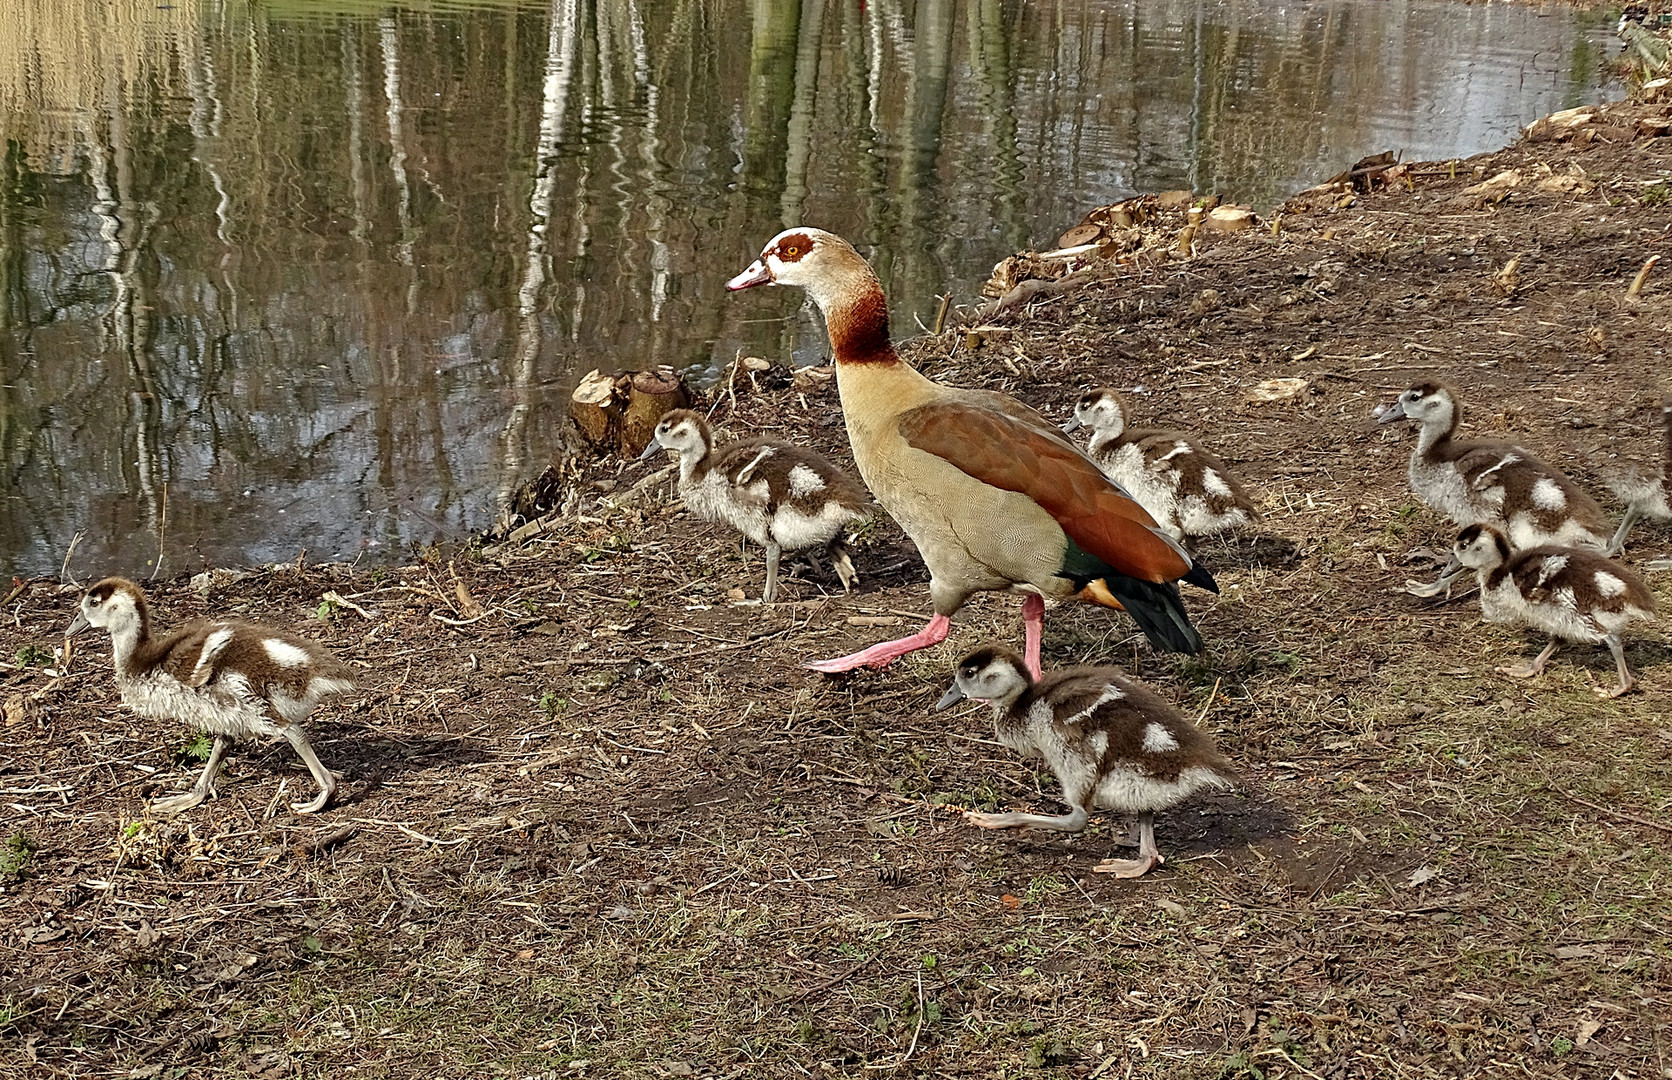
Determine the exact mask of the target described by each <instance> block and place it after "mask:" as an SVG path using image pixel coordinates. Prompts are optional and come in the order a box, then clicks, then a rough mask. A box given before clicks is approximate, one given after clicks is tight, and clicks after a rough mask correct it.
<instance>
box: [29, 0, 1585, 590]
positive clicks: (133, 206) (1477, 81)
mask: <svg viewBox="0 0 1672 1080" xmlns="http://www.w3.org/2000/svg"><path fill="white" fill-rule="evenodd" d="M1586 18H1587V17H1585V16H1573V15H1570V14H1568V13H1567V12H1565V11H1564V12H1561V13H1559V14H1557V15H1554V16H1552V17H1550V18H1539V17H1537V13H1536V12H1534V11H1531V10H1528V9H1525V8H1522V7H1517V6H1508V5H1490V6H1464V5H1460V4H1447V3H1418V2H1413V0H1316V2H1308V3H1296V4H1288V5H1284V6H1281V7H1275V6H1272V5H1269V4H1267V3H1265V2H1263V0H1220V2H1214V0H1144V2H1141V3H1137V2H1132V0H1127V2H1120V0H1059V2H1056V3H1022V2H1019V0H751V2H750V3H749V4H747V5H740V4H735V3H729V2H726V0H665V2H663V3H658V4H651V3H648V2H647V0H541V2H538V3H513V2H504V3H474V4H473V3H465V2H450V3H444V2H439V0H432V2H427V3H418V2H412V3H404V4H390V3H387V2H383V0H268V2H265V3H253V2H240V0H217V2H209V0H204V2H202V3H189V2H188V3H178V4H175V5H173V6H161V7H159V6H158V5H156V4H155V3H152V2H150V0H14V3H13V4H12V5H10V6H9V8H8V18H7V19H6V20H5V21H4V23H3V24H0V129H3V133H4V137H5V147H6V152H5V156H4V159H3V161H0V465H3V469H0V508H3V509H0V571H7V572H31V573H39V572H46V571H51V570H54V569H56V567H57V566H58V564H59V562H60V561H61V560H62V558H63V556H64V552H65V549H66V547H67V545H68V543H69V540H70V537H71V536H72V534H73V533H75V532H76V531H77V530H85V532H86V535H87V539H86V540H85V541H84V543H83V544H82V546H81V547H80V548H79V549H78V551H77V555H76V565H77V567H78V568H80V569H82V570H84V571H89V570H96V571H106V570H111V571H114V570H123V571H128V572H142V571H145V570H147V569H148V564H149V561H150V560H151V559H152V558H153V557H154V556H155V554H156V551H157V549H158V540H157V534H158V532H159V530H160V529H161V527H162V525H163V523H164V520H165V517H166V522H167V535H166V538H164V541H163V548H164V550H165V551H166V552H167V559H166V562H165V566H164V569H165V570H173V571H178V570H184V569H191V568H195V567H196V566H198V565H201V564H203V563H204V562H213V563H242V562H251V561H267V560H275V559H289V558H294V557H295V555H296V554H297V552H298V550H299V549H302V548H307V549H309V550H310V552H311V553H312V554H313V555H314V556H316V557H343V556H347V557H353V556H354V555H355V554H357V553H359V552H363V551H369V552H371V553H372V555H373V556H374V557H384V556H385V555H388V554H392V553H394V552H396V551H398V550H399V549H400V548H401V546H402V545H404V544H406V543H409V542H412V541H419V542H423V541H428V540H430V539H432V538H433V537H435V536H437V535H442V534H454V533H458V532H460V531H463V530H465V529H467V528H469V527H474V526H481V525H484V524H486V523H488V522H490V521H491V520H492V518H493V516H494V512H495V507H496V505H497V504H498V500H499V499H500V498H502V497H503V494H504V492H505V491H506V490H508V488H509V486H510V484H511V483H512V482H514V481H515V480H516V479H518V478H520V477H521V476H523V475H524V474H526V473H527V472H529V471H532V470H533V469H536V468H538V467H539V466H540V465H541V464H542V463H543V462H544V461H545V460H547V459H548V458H549V457H550V455H551V453H552V452H553V449H554V447H556V446H557V445H559V443H560V442H561V438H562V435H561V432H562V424H563V418H562V405H563V401H564V397H565V394H564V389H565V387H566V386H567V385H568V384H569V383H570V382H571V381H572V380H573V378H574V376H575V375H576V374H578V373H579V372H583V371H585V370H586V369H588V368H591V367H603V368H612V367H642V366H646V365H650V364H658V363H669V364H674V365H676V366H682V367H693V368H697V369H705V368H708V369H711V368H712V367H713V366H714V365H715V364H717V363H722V362H725V361H728V360H730V358H731V357H732V356H733V355H734V354H735V352H736V350H738V349H740V348H748V349H751V350H757V351H766V352H769V353H773V354H782V353H784V352H786V351H789V350H800V351H801V352H802V353H803V355H804V356H805V357H806V358H808V359H812V358H814V357H816V355H817V353H818V350H819V348H820V347H821V346H822V335H821V334H820V332H819V330H818V328H817V326H816V325H815V323H814V321H813V319H812V317H811V316H810V314H809V313H808V311H807V310H806V309H805V308H804V307H802V306H801V297H800V295H799V294H798V293H791V292H790V291H787V290H786V291H783V292H777V293H767V294H764V295H763V294H750V295H749V296H748V297H745V298H733V299H732V300H730V301H728V300H726V299H725V298H724V297H723V296H722V293H721V289H720V283H721V281H722V280H723V279H724V278H725V277H726V276H727V275H729V274H730V273H731V272H733V271H734V270H735V269H736V268H737V267H739V266H741V265H742V264H743V263H744V262H746V261H748V259H749V258H751V257H752V256H753V254H754V252H755V249H756V248H757V247H758V245H759V244H760V242H761V241H762V240H764V239H765V238H766V237H767V236H769V235H771V234H772V233H773V232H775V231H776V230H777V229H778V228H779V227H780V226H782V225H784V224H788V223H793V222H796V221H800V220H803V219H806V220H809V221H813V222H816V223H819V224H822V225H825V226H826V227H829V228H832V229H835V230H837V231H839V232H842V233H844V234H846V235H849V236H852V237H854V238H856V239H857V240H858V241H859V242H860V243H861V244H862V245H865V246H867V248H868V250H869V251H870V253H871V254H872V255H873V257H874V260H875V262H876V263H877V265H878V269H879V271H880V272H881V274H882V276H883V278H884V282H885V284H886V285H887V286H888V287H889V289H890V292H891V295H892V297H893V299H894V301H895V306H896V312H897V314H896V332H897V333H902V334H904V333H908V332H910V331H911V330H912V328H913V321H914V317H922V318H928V317H929V315H930V313H931V312H932V311H933V309H934V306H935V299H934V297H935V294H936V293H938V292H941V291H944V290H946V289H948V288H950V289H953V290H954V291H955V292H957V293H958V294H959V295H961V296H967V295H970V294H971V293H973V292H974V290H975V289H976V287H977V286H978V285H979V283H980V282H981V280H982V279H983V278H984V277H985V276H986V272H987V270H988V269H989V268H990V267H991V265H992V264H993V263H994V262H995V261H997V260H998V259H999V258H1001V257H1003V256H1004V255H1006V254H1008V253H1009V252H1010V251H1012V250H1014V249H1016V248H1018V247H1022V246H1027V245H1030V244H1036V243H1040V242H1047V241H1049V240H1050V239H1051V238H1052V237H1053V236H1055V234H1056V233H1057V232H1058V231H1059V230H1060V229H1061V228H1062V227H1063V226H1064V225H1065V224H1067V223H1070V222H1072V221H1073V220H1075V219H1077V218H1078V216H1079V215H1080V214H1081V213H1082V212H1083V211H1084V210H1085V209H1087V208H1088V207H1090V206H1093V205H1096V204H1098V203H1101V202H1106V201H1109V200H1111V199H1115V198H1119V197H1121V196H1123V195H1125V194H1129V193H1131V192H1132V191H1134V190H1153V189H1161V188H1171V187H1179V186H1184V185H1190V186H1193V187H1196V188H1197V189H1198V190H1219V191H1223V192H1225V193H1227V194H1230V195H1233V196H1236V197H1239V198H1243V199H1252V200H1255V201H1263V200H1270V199H1272V198H1274V197H1276V196H1278V195H1280V194H1282V193H1284V192H1286V191H1287V190H1290V189H1292V188H1295V187H1298V186H1302V185H1304V184H1306V183H1310V182H1312V181H1313V180H1315V179H1317V178H1318V177H1319V176H1320V175H1321V174H1324V173H1327V172H1330V171H1333V170H1335V169H1336V168H1338V167H1339V166H1340V165H1341V164H1343V163H1345V162H1347V161H1350V160H1352V159H1353V158H1354V157H1356V156H1359V155H1361V154H1363V153H1367V152H1372V151H1377V150H1381V149H1385V148H1389V147H1394V148H1403V149H1405V150H1406V151H1407V152H1408V153H1409V154H1413V155H1418V156H1425V157H1443V156H1448V155H1451V154H1455V153H1466V152H1471V151H1473V150H1477V149H1482V148H1487V147H1490V146H1493V145H1497V144H1499V143H1501V142H1502V141H1504V140H1505V139H1506V138H1507V137H1509V135H1510V134H1511V133H1512V132H1513V130H1514V128H1515V126H1516V125H1517V124H1518V123H1521V122H1524V121H1525V120H1527V119H1529V118H1531V117H1533V116H1535V115H1537V114H1540V113H1543V112H1548V111H1551V110H1553V109H1556V108H1560V107H1563V106H1566V105H1570V104H1574V103H1576V102H1578V101H1579V100H1582V99H1587V98H1589V97H1591V96H1593V94H1594V93H1595V88H1596V86H1597V84H1598V81H1599V79H1600V77H1601V64H1602V61H1603V58H1604V56H1605V47H1604V45H1603V44H1601V41H1602V38H1601V35H1600V33H1599V31H1598V30H1597V29H1596V27H1597V23H1596V22H1595V21H1592V22H1589V23H1587V22H1585V21H1584V20H1585V19H1586ZM1576 20H1577V21H1576ZM165 507H166V510H165Z"/></svg>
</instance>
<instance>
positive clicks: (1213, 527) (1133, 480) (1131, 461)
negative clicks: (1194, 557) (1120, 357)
mask: <svg viewBox="0 0 1672 1080" xmlns="http://www.w3.org/2000/svg"><path fill="white" fill-rule="evenodd" d="M1129 411H1130V410H1129V406H1128V404H1127V401H1126V398H1125V397H1123V396H1122V395H1121V394H1120V393H1119V392H1118V391H1116V390H1112V389H1110V388H1109V387H1100V388H1098V389H1096V390H1088V391H1087V392H1086V393H1084V394H1082V395H1081V396H1080V400H1079V401H1078V402H1076V403H1075V405H1074V418H1073V419H1072V420H1070V421H1068V423H1066V424H1064V425H1063V430H1064V431H1076V430H1078V429H1079V428H1082V427H1086V428H1090V429H1091V433H1092V434H1091V443H1090V444H1089V445H1088V446H1087V447H1086V453H1087V454H1088V456H1090V458H1091V459H1092V460H1093V461H1095V462H1097V465H1098V467H1099V468H1101V469H1102V470H1103V474H1104V475H1105V476H1107V477H1108V478H1109V479H1111V480H1113V481H1114V482H1115V483H1117V484H1119V485H1120V486H1121V487H1123V488H1125V489H1126V490H1127V492H1128V493H1129V494H1130V495H1131V496H1132V497H1133V498H1134V499H1137V500H1138V501H1139V502H1140V503H1142V504H1143V507H1144V509H1145V510H1148V511H1149V512H1150V516H1151V517H1153V518H1154V519H1155V520H1156V524H1158V525H1159V526H1160V527H1161V530H1162V531H1163V532H1165V533H1166V534H1167V535H1168V536H1171V537H1172V538H1173V539H1174V540H1178V541H1180V542H1181V543H1183V544H1186V545H1187V546H1188V545H1190V544H1193V543H1194V542H1195V541H1197V540H1200V539H1201V538H1203V537H1205V536H1212V535H1213V534H1214V533H1219V532H1225V531H1226V530H1228V529H1237V528H1241V527H1242V526H1244V525H1247V524H1249V523H1250V522H1252V521H1255V520H1258V518H1259V516H1260V511H1259V510H1257V509H1256V508H1255V506H1254V503H1253V502H1252V501H1251V500H1250V499H1249V498H1248V493H1247V492H1245V491H1244V490H1243V487H1242V484H1241V483H1240V482H1239V481H1238V480H1237V478H1236V475H1235V474H1234V473H1232V472H1231V470H1230V469H1228V468H1226V467H1225V463H1224V462H1223V461H1221V460H1219V458H1218V457H1217V456H1216V455H1214V454H1212V453H1210V452H1209V451H1208V449H1207V448H1206V447H1204V446H1203V445H1202V444H1201V443H1200V442H1199V441H1197V440H1196V439H1194V438H1192V437H1190V436H1189V435H1186V434H1184V433H1183V432H1180V431H1167V430H1163V429H1159V428H1129V427H1127V426H1126V420H1127V414H1128V412H1129Z"/></svg>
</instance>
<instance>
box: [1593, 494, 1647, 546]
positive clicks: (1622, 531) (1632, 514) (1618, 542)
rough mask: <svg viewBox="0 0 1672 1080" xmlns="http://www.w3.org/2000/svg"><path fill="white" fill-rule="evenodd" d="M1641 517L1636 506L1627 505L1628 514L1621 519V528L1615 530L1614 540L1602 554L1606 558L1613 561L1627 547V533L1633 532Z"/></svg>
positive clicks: (1609, 542)
mask: <svg viewBox="0 0 1672 1080" xmlns="http://www.w3.org/2000/svg"><path fill="white" fill-rule="evenodd" d="M1641 516H1642V515H1641V514H1640V513H1639V512H1638V510H1637V507H1636V505H1634V504H1629V503H1628V504H1627V505H1626V513H1625V516H1624V517H1622V518H1621V519H1620V527H1619V528H1618V529H1615V530H1614V539H1612V540H1610V541H1608V548H1607V550H1605V551H1604V552H1603V553H1602V554H1603V555H1604V557H1606V558H1610V559H1611V558H1613V557H1614V556H1616V555H1618V554H1619V553H1620V549H1622V548H1624V547H1625V546H1626V533H1628V532H1630V531H1631V527H1632V526H1633V525H1635V524H1637V519H1638V518H1639V517H1641Z"/></svg>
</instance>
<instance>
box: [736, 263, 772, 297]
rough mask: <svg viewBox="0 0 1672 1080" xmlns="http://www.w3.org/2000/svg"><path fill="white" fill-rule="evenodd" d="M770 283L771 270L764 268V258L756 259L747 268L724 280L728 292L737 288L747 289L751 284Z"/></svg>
mask: <svg viewBox="0 0 1672 1080" xmlns="http://www.w3.org/2000/svg"><path fill="white" fill-rule="evenodd" d="M771 284H773V281H772V271H771V270H768V269H767V268H766V260H764V259H756V260H755V261H754V262H752V263H750V264H749V269H747V270H745V271H743V273H741V274H739V275H737V276H736V277H734V278H732V279H731V280H730V281H728V282H726V289H727V290H728V291H730V292H736V291H737V290H739V289H747V288H749V287H750V286H752V285H771Z"/></svg>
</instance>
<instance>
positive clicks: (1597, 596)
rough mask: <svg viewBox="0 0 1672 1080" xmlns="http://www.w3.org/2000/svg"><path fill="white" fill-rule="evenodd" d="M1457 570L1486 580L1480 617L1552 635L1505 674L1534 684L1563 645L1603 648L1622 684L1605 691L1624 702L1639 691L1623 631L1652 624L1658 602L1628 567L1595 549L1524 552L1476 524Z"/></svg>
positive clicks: (1462, 541)
mask: <svg viewBox="0 0 1672 1080" xmlns="http://www.w3.org/2000/svg"><path fill="white" fill-rule="evenodd" d="M1452 564H1453V565H1455V566H1459V567H1467V568H1469V569H1471V570H1473V571H1474V572H1475V576H1476V577H1477V578H1478V579H1479V580H1480V613H1481V616H1482V617H1483V618H1485V619H1486V621H1487V622H1494V623H1513V624H1519V625H1522V626H1531V627H1534V628H1536V629H1539V630H1543V631H1544V632H1545V633H1547V634H1549V635H1550V644H1548V645H1546V646H1545V647H1544V651H1543V652H1541V653H1539V654H1538V656H1536V657H1534V658H1533V661H1532V662H1531V663H1529V664H1523V665H1519V666H1515V667H1500V668H1499V669H1498V670H1499V671H1500V672H1502V673H1503V674H1505V675H1512V676H1514V677H1515V678H1518V679H1530V678H1533V677H1534V676H1536V675H1539V674H1540V673H1542V672H1543V671H1544V665H1545V663H1546V662H1547V661H1548V660H1549V659H1550V656H1551V654H1552V653H1554V652H1555V651H1556V645H1557V643H1558V642H1561V641H1577V642H1587V643H1591V644H1595V643H1597V642H1601V643H1602V644H1604V645H1607V646H1608V651H1609V652H1611V653H1613V654H1614V666H1615V668H1617V669H1618V671H1619V674H1620V685H1618V686H1616V687H1614V688H1613V689H1611V690H1610V689H1606V688H1603V687H1597V688H1596V692H1597V694H1598V695H1599V696H1601V697H1605V698H1617V697H1619V696H1620V695H1621V694H1624V693H1626V692H1628V691H1630V690H1631V688H1632V687H1634V686H1636V685H1637V678H1636V676H1634V675H1632V673H1631V669H1630V668H1628V667H1627V666H1626V654H1625V648H1624V647H1623V646H1622V645H1621V644H1620V631H1621V630H1623V629H1625V628H1626V627H1627V626H1629V625H1631V624H1632V623H1634V622H1652V621H1653V620H1654V617H1655V598H1654V595H1653V594H1652V593H1650V592H1649V587H1648V586H1647V585H1645V584H1644V583H1643V579H1642V578H1640V577H1638V576H1637V574H1636V573H1634V572H1633V571H1632V570H1630V569H1628V568H1627V567H1624V566H1621V565H1620V564H1619V563H1616V562H1611V561H1609V560H1608V559H1606V558H1604V557H1603V556H1601V555H1599V554H1597V553H1596V552H1593V551H1581V550H1579V549H1578V548H1564V547H1556V546H1554V545H1546V546H1543V547H1535V548H1529V549H1527V550H1526V551H1517V550H1515V548H1514V546H1513V545H1512V544H1511V543H1510V540H1509V537H1508V536H1506V535H1505V534H1504V532H1503V530H1502V529H1499V528H1496V527H1495V526H1491V525H1471V526H1469V527H1468V528H1467V529H1464V530H1463V531H1462V532H1461V533H1459V534H1458V537H1457V543H1456V544H1455V545H1454V546H1453V547H1452Z"/></svg>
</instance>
